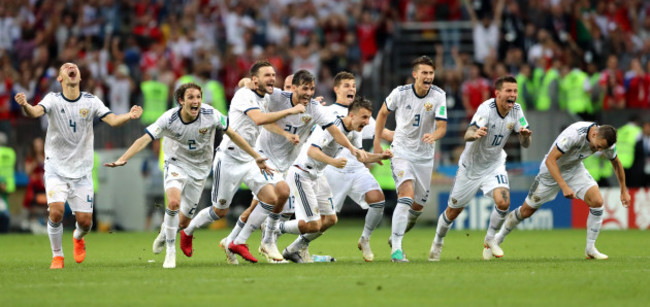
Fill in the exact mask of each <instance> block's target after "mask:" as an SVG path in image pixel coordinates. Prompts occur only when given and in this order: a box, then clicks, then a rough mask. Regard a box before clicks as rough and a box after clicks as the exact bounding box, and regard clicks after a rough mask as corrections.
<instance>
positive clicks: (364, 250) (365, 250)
mask: <svg viewBox="0 0 650 307" xmlns="http://www.w3.org/2000/svg"><path fill="white" fill-rule="evenodd" d="M357 247H358V248H359V250H360V251H361V254H362V255H363V260H365V261H366V262H372V261H373V260H375V254H373V253H372V250H371V249H370V239H368V238H364V237H361V238H359V243H357Z"/></svg>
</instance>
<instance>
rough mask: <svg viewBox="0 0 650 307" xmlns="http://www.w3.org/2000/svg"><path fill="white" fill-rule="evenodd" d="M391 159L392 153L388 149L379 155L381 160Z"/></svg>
mask: <svg viewBox="0 0 650 307" xmlns="http://www.w3.org/2000/svg"><path fill="white" fill-rule="evenodd" d="M392 157H393V152H392V151H390V149H386V150H384V152H382V153H381V159H382V160H386V159H390V158H392Z"/></svg>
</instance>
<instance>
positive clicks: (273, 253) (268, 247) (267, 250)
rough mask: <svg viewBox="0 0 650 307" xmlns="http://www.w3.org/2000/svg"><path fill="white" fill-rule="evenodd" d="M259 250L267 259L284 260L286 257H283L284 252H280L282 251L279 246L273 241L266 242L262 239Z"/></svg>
mask: <svg viewBox="0 0 650 307" xmlns="http://www.w3.org/2000/svg"><path fill="white" fill-rule="evenodd" d="M259 251H260V253H261V254H262V255H264V256H265V257H266V259H267V260H268V261H269V262H271V261H272V260H273V261H282V260H284V258H282V254H280V251H279V250H278V246H277V245H275V244H273V243H265V242H264V241H262V243H261V244H260V248H259Z"/></svg>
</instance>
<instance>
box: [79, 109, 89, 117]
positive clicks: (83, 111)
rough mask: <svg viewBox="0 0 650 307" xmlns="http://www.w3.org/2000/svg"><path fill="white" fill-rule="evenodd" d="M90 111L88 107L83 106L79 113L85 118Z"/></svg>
mask: <svg viewBox="0 0 650 307" xmlns="http://www.w3.org/2000/svg"><path fill="white" fill-rule="evenodd" d="M88 113H90V110H88V109H86V108H83V109H81V110H79V115H81V117H83V118H86V116H88Z"/></svg>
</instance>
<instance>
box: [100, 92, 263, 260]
mask: <svg viewBox="0 0 650 307" xmlns="http://www.w3.org/2000/svg"><path fill="white" fill-rule="evenodd" d="M174 98H175V99H176V101H177V102H178V104H179V106H178V107H175V108H173V109H170V110H168V111H167V112H165V113H163V115H161V116H160V117H159V118H158V119H157V120H156V121H155V122H154V123H153V124H151V125H149V127H147V128H146V130H145V132H146V133H145V134H144V135H143V136H142V137H140V138H139V139H137V140H136V141H135V142H133V145H131V147H129V149H127V151H126V152H125V153H124V154H123V155H122V156H121V157H120V158H119V159H118V160H117V161H115V162H113V163H107V164H105V166H109V167H116V166H122V165H124V164H126V162H127V161H128V160H129V159H130V158H131V157H133V155H135V154H136V153H138V152H139V151H141V150H142V149H144V148H145V147H146V146H147V145H148V144H149V143H150V142H151V141H152V140H153V139H157V138H160V137H163V136H164V137H165V142H163V152H164V155H165V169H164V176H165V182H164V185H165V194H166V195H167V210H165V217H164V220H163V225H162V227H161V231H160V235H159V237H163V238H164V239H165V242H166V243H167V250H166V252H167V253H166V256H165V262H164V263H163V267H164V268H174V267H176V245H175V243H176V233H177V231H178V228H179V227H180V228H181V229H182V228H185V227H187V225H188V224H189V223H190V221H191V219H192V217H193V216H194V211H195V210H196V207H197V205H198V202H199V199H200V197H201V192H202V191H203V186H204V185H205V180H206V178H207V177H208V175H209V173H210V165H211V164H212V152H213V148H214V145H213V144H214V134H215V131H216V129H219V130H223V131H225V134H226V135H227V136H228V137H229V138H230V140H232V142H233V143H234V144H236V145H237V146H238V147H240V148H242V150H243V151H245V152H246V153H247V154H249V155H250V156H252V157H253V158H254V159H255V163H257V166H258V167H259V168H260V169H261V170H263V171H268V169H267V167H266V164H265V163H264V160H265V158H263V157H261V156H260V155H259V154H258V153H257V152H255V150H253V148H252V147H251V146H250V145H249V144H248V143H247V142H246V140H245V139H244V138H243V137H241V136H240V135H239V134H238V133H237V132H235V130H233V129H232V128H231V127H229V126H228V119H227V118H226V117H225V116H223V115H222V114H221V113H219V111H217V110H215V109H214V108H212V107H211V106H209V105H202V104H201V101H202V98H203V97H202V91H201V87H200V86H198V85H197V84H194V83H187V84H183V85H181V86H180V87H179V88H178V89H177V90H176V92H175V93H174ZM179 208H180V213H181V214H180V215H179V214H178V211H179ZM157 247H158V246H157V245H156V243H154V252H156V250H155V249H156V248H157ZM160 249H162V245H161V246H160ZM160 251H161V250H160ZM160 251H158V252H160Z"/></svg>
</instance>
